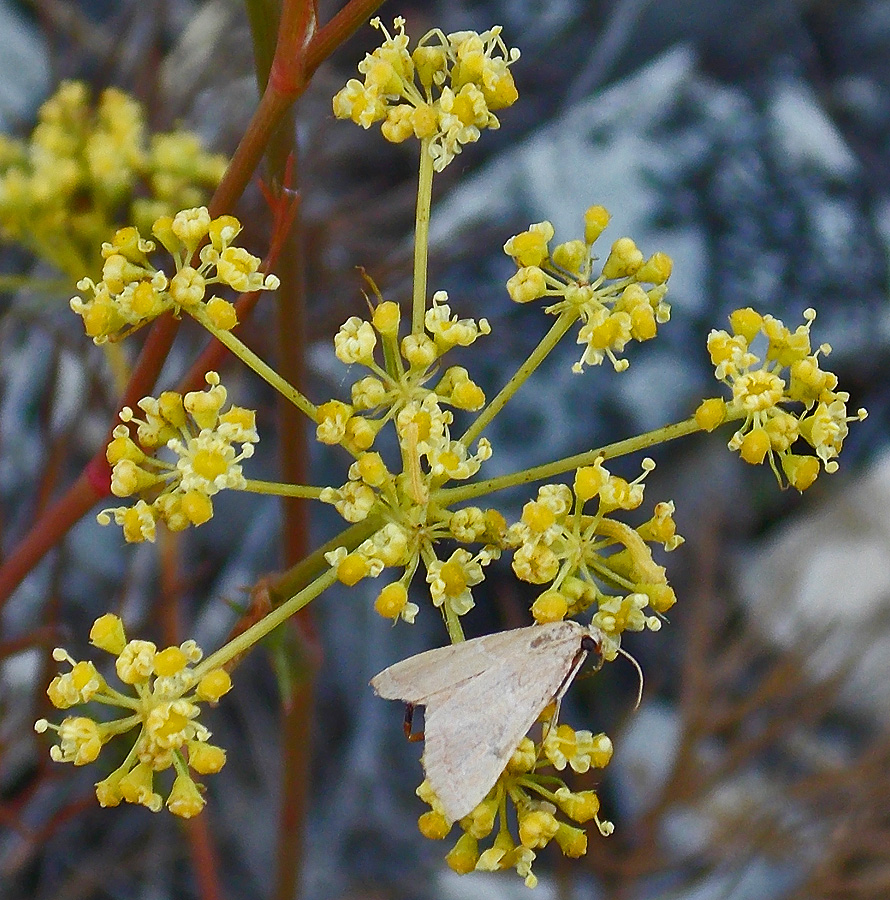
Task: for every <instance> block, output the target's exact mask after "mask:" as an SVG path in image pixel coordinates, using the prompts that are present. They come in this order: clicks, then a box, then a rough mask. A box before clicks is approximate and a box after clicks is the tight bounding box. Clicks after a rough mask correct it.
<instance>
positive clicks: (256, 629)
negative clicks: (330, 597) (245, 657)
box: [194, 569, 337, 678]
mask: <svg viewBox="0 0 890 900" xmlns="http://www.w3.org/2000/svg"><path fill="white" fill-rule="evenodd" d="M336 580H337V571H336V569H328V570H327V572H325V573H324V574H322V575H320V576H319V577H318V578H316V579H315V581H313V582H311V583H310V584H308V585H307V586H306V587H304V588H303V590H302V591H299V592H298V593H296V594H294V596H293V597H291V598H290V599H289V600H285V602H284V603H282V604H281V606H278V607H276V608H275V609H273V610H272V612H270V613H269V614H268V615H266V616H263V618H262V619H260V620H259V622H257V623H256V624H255V625H251V626H250V628H248V629H247V630H246V631H242V632H241V634H239V635H238V636H237V637H234V638H232V640H230V641H229V642H228V643H227V644H224V645H223V646H222V647H220V648H219V650H217V651H216V652H215V653H211V654H210V656H208V657H207V658H206V659H205V660H204V661H203V662H201V663H200V664H199V665H197V666H195V669H194V674H195V676H196V678H201V676H203V675H205V674H206V673H207V672H209V671H211V670H212V669H218V668H219V667H220V666H224V665H225V664H226V663H227V662H229V660H231V659H234V658H235V657H236V656H240V655H241V654H242V653H245V652H246V651H247V650H249V649H250V648H251V647H252V646H253V645H254V644H256V643H257V642H258V641H261V640H262V639H263V638H264V637H265V636H266V635H267V634H269V633H270V632H271V631H274V630H275V629H276V628H277V627H278V626H279V625H281V624H282V622H286V621H287V620H288V619H289V618H290V617H291V616H292V615H293V614H294V613H295V612H297V611H298V610H301V609H302V608H303V607H304V606H306V604H307V603H310V602H311V601H312V600H314V599H315V598H316V597H317V596H318V595H319V594H321V593H322V592H323V591H325V590H327V589H328V588H329V587H330V586H331V585H332V584H333V583H334V582H335V581H336Z"/></svg>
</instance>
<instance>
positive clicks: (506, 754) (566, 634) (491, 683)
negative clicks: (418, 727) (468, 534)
mask: <svg viewBox="0 0 890 900" xmlns="http://www.w3.org/2000/svg"><path fill="white" fill-rule="evenodd" d="M602 639H603V633H602V632H601V631H600V630H599V629H598V628H596V627H595V626H593V625H587V626H585V625H581V624H580V623H578V622H574V621H571V620H566V621H562V622H550V623H549V624H546V625H530V626H528V627H527V628H515V629H513V630H511V631H500V632H496V633H495V634H488V635H484V636H483V637H478V638H473V639H472V640H469V641H464V642H463V643H460V644H453V645H452V646H449V647H438V648H436V649H434V650H427V651H426V652H424V653H418V654H417V655H416V656H411V657H409V658H408V659H405V660H402V661H401V662H397V663H396V664H395V665H392V666H390V667H389V668H388V669H384V670H383V671H382V672H381V673H380V674H379V675H375V676H374V678H372V679H371V687H373V688H374V690H375V691H376V693H377V694H378V695H379V696H381V697H383V698H385V699H386V700H402V701H403V702H405V703H407V704H410V705H411V706H424V707H426V711H425V716H424V719H425V724H424V742H425V746H424V752H423V767H424V770H425V772H426V777H427V781H429V783H430V787H431V788H432V789H433V791H435V793H436V796H437V797H438V798H439V800H440V801H441V803H442V807H443V809H444V811H445V815H446V817H447V818H448V819H449V820H450V821H452V822H454V821H457V820H458V819H462V818H463V817H464V816H466V815H467V814H468V813H469V812H471V811H472V810H473V809H474V808H475V807H476V806H477V805H478V804H479V803H480V802H481V801H482V800H483V799H484V798H485V795H486V794H487V793H488V792H489V791H490V790H491V788H492V786H493V785H494V783H495V782H496V781H497V779H498V776H499V775H500V774H501V772H503V771H504V768H505V767H506V765H507V763H508V762H509V760H510V757H511V756H512V755H513V751H514V750H515V749H516V748H517V747H518V746H519V742H520V740H522V738H523V737H524V736H525V734H526V732H527V731H528V730H529V729H530V728H531V727H532V725H534V723H535V721H536V720H537V718H538V716H539V715H540V714H541V711H542V710H543V709H544V707H546V706H547V705H548V704H549V703H551V702H552V701H556V702H557V703H558V702H559V701H560V699H561V698H562V696H563V695H564V694H565V692H566V691H567V690H568V687H569V685H570V684H571V682H572V680H573V679H574V677H575V675H577V674H578V670H579V669H580V668H581V666H582V665H583V664H584V660H585V659H586V658H587V654H588V653H590V652H591V651H593V652H597V653H598V652H599V649H600V646H601V643H602Z"/></svg>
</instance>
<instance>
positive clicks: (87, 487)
mask: <svg viewBox="0 0 890 900" xmlns="http://www.w3.org/2000/svg"><path fill="white" fill-rule="evenodd" d="M381 3H382V0H352V2H350V3H348V4H347V5H346V6H345V7H344V8H343V9H342V10H340V12H339V13H337V15H336V16H334V18H333V19H331V21H330V22H328V24H327V25H325V26H324V27H323V28H321V29H319V30H317V31H316V30H315V17H314V5H313V4H312V3H311V2H309V0H285V3H284V5H283V9H282V15H281V24H280V27H279V34H278V44H277V46H276V49H275V57H274V59H273V62H272V69H271V71H270V75H269V80H268V84H267V85H266V89H265V91H264V92H263V96H262V98H261V100H260V103H259V106H258V107H257V110H256V112H255V114H254V116H253V119H252V121H251V123H250V126H249V127H248V129H247V132H246V133H245V135H244V138H243V139H242V141H241V143H240V144H239V145H238V149H237V150H236V152H235V155H234V157H233V159H232V161H231V163H230V165H229V168H228V170H227V172H226V174H225V176H224V177H223V180H222V182H221V183H220V185H219V187H218V188H217V190H216V193H215V194H214V196H213V198H212V200H211V201H210V203H209V209H210V214H211V215H212V216H218V215H221V214H223V213H226V212H228V211H229V210H231V209H233V208H234V206H235V203H236V202H237V200H238V199H239V198H240V196H241V194H242V193H243V192H244V189H245V188H246V187H247V185H248V184H249V182H250V180H251V179H252V178H253V177H254V173H255V172H256V169H257V166H258V165H259V163H260V160H261V159H262V156H263V153H264V151H265V148H266V146H267V144H268V142H269V140H270V137H271V135H272V134H273V133H274V132H275V130H276V128H277V127H278V125H279V124H280V123H281V121H282V119H283V118H284V116H285V115H286V113H287V112H288V110H289V109H290V107H291V105H292V104H293V103H294V101H295V100H296V99H297V98H298V97H299V96H300V95H301V94H302V93H303V92H304V91H305V90H306V87H307V86H308V83H309V80H310V78H311V77H312V74H313V73H314V72H315V70H316V69H317V68H318V66H319V65H321V63H322V62H323V61H324V60H325V59H326V58H327V57H328V56H329V55H330V54H331V53H332V52H333V51H334V50H335V49H336V48H337V47H338V46H339V45H340V44H341V43H342V42H343V41H344V40H346V38H348V37H349V36H350V35H351V34H352V33H353V32H355V30H356V29H357V28H359V27H360V26H361V25H362V24H363V23H364V22H365V21H367V18H368V16H370V15H371V13H373V11H374V10H375V9H377V7H378V6H380V4H381ZM253 302H256V301H255V298H254V300H253ZM240 309H241V307H239V312H240ZM177 328H178V322H177V320H176V319H174V318H173V317H172V316H170V315H166V316H164V317H162V318H161V319H158V321H156V322H155V323H154V325H153V326H152V327H151V330H150V332H149V335H148V338H147V339H146V342H145V345H144V346H143V349H142V353H141V354H140V356H139V359H138V361H137V363H136V366H135V368H134V370H133V374H132V377H131V379H130V382H129V384H128V385H127V389H126V390H125V392H124V395H123V397H122V398H121V404H120V405H121V406H127V405H129V406H134V405H135V404H136V401H138V400H139V399H141V398H142V397H144V396H146V394H148V393H149V392H150V391H151V390H152V388H153V386H154V384H155V381H156V379H157V376H158V373H159V372H160V370H161V367H162V365H163V363H164V361H165V359H166V358H167V354H168V353H169V350H170V347H171V346H172V344H173V339H174V338H175V336H176V331H177ZM219 352H220V353H222V349H221V348H220V351H219ZM109 433H110V429H109ZM106 443H107V442H106ZM109 493H110V472H109V468H108V463H107V462H106V461H105V445H104V443H103V445H102V446H101V447H100V448H99V449H97V451H96V454H95V456H94V457H93V458H92V459H91V460H90V461H89V463H87V465H86V467H85V469H84V470H83V472H82V473H81V474H80V476H79V477H78V478H77V480H76V481H75V482H74V483H73V484H72V485H71V486H70V487H68V489H67V490H66V491H65V492H64V494H63V495H62V496H61V497H59V498H58V499H57V500H56V501H55V502H54V503H52V504H50V506H49V507H48V508H47V509H46V510H45V511H44V512H43V513H42V514H41V515H40V516H39V517H38V518H37V520H36V521H35V522H34V524H33V525H32V526H31V529H30V530H29V531H28V533H27V534H26V535H25V537H24V538H23V539H22V541H21V542H20V543H19V544H18V546H16V548H15V549H14V550H13V551H12V553H10V555H9V557H8V558H7V559H6V561H5V562H4V564H3V566H2V567H0V606H2V604H3V603H5V601H6V600H7V599H9V597H10V596H11V595H12V593H13V591H14V590H15V589H16V588H17V587H18V585H19V584H20V583H21V582H22V580H23V579H24V578H25V576H26V575H27V574H28V573H29V572H30V571H31V570H32V569H33V568H34V566H36V565H37V563H38V562H40V560H41V559H42V558H43V557H44V556H45V555H46V553H47V552H48V551H49V550H50V549H51V548H52V547H54V546H55V545H56V544H57V543H59V541H61V540H62V538H63V537H64V536H65V535H66V534H67V533H68V531H69V530H70V529H71V528H72V527H73V526H74V525H75V523H77V522H78V521H79V520H80V519H81V518H82V517H83V516H84V515H85V514H86V513H87V512H89V510H90V509H91V508H92V507H93V506H94V505H95V504H96V503H97V502H99V501H100V500H102V499H103V498H105V497H107V496H108V495H109Z"/></svg>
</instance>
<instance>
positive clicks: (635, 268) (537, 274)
mask: <svg viewBox="0 0 890 900" xmlns="http://www.w3.org/2000/svg"><path fill="white" fill-rule="evenodd" d="M610 218H611V217H610V214H609V212H608V210H606V209H605V208H604V207H602V206H591V207H590V208H589V209H588V210H587V211H586V212H585V214H584V240H580V239H579V240H573V241H567V242H565V243H563V244H557V246H555V247H554V248H553V249H552V250H551V249H550V246H549V244H550V241H551V240H552V239H553V234H554V232H553V225H552V224H551V223H550V222H538V223H537V224H535V225H531V226H530V227H529V228H528V230H527V231H523V232H521V233H520V234H517V235H514V236H513V237H511V238H510V240H508V241H507V243H506V244H504V252H505V253H506V254H507V255H508V256H510V257H512V258H513V261H514V262H515V263H516V265H517V267H518V270H517V272H516V274H515V275H514V276H513V277H512V278H510V280H509V281H508V282H507V291H508V293H509V294H510V297H511V299H513V300H514V301H516V302H517V303H528V302H530V301H531V300H537V299H539V298H541V297H559V298H560V299H559V300H558V301H557V302H556V303H554V304H552V305H551V306H548V307H547V309H546V312H548V313H554V314H559V313H563V312H572V313H574V314H575V316H576V318H580V319H581V322H582V325H581V329H580V330H579V332H578V338H577V342H578V343H579V344H583V345H584V353H583V354H582V356H581V359H580V360H579V361H578V362H577V363H576V365H575V366H574V370H575V371H576V372H581V371H583V369H584V366H585V365H592V366H596V365H599V364H600V363H601V362H602V361H603V359H605V358H606V357H608V358H609V360H610V362H611V363H612V365H613V366H614V368H615V371H616V372H621V371H623V370H624V369H626V368H627V367H628V365H630V364H629V363H628V361H627V360H626V359H622V358H621V357H620V354H621V353H622V352H623V351H624V348H625V346H626V345H627V344H628V342H630V341H632V340H633V341H648V340H650V339H651V338H654V337H655V335H656V332H657V330H658V325H659V324H663V323H665V322H667V321H668V319H669V318H670V306H668V304H667V303H666V302H665V300H664V296H665V294H666V293H667V281H668V278H669V277H670V274H671V268H672V266H673V263H672V261H671V258H670V257H669V256H668V255H667V254H665V253H660V252H659V253H654V254H653V255H652V256H650V257H649V259H646V258H645V257H644V256H643V254H642V253H641V252H640V250H639V249H638V248H637V245H636V244H635V243H634V242H633V241H632V240H631V239H630V238H628V237H623V238H619V239H618V240H617V241H615V243H613V244H612V249H611V251H610V252H609V255H608V257H607V258H606V261H605V262H604V263H603V266H602V269H601V270H600V274H599V275H595V273H594V271H593V263H594V260H595V257H594V256H593V243H594V241H596V239H597V238H598V237H599V236H600V234H602V232H603V231H604V230H605V228H606V226H607V225H608V224H609V219H610ZM644 284H648V285H651V287H649V288H644V287H643V285H644Z"/></svg>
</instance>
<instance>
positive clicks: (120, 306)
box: [70, 206, 279, 344]
mask: <svg viewBox="0 0 890 900" xmlns="http://www.w3.org/2000/svg"><path fill="white" fill-rule="evenodd" d="M151 231H152V234H153V235H154V236H155V237H156V238H157V240H158V242H159V243H160V244H161V245H162V246H163V247H164V249H165V250H166V251H167V252H168V253H169V254H170V255H171V256H172V257H173V261H174V264H175V273H174V274H173V276H172V277H168V276H167V275H166V274H165V273H164V272H163V271H162V270H160V269H157V268H155V267H154V265H153V264H152V263H151V262H150V261H149V258H148V254H149V253H152V252H153V251H154V250H155V249H156V244H155V243H154V241H150V240H146V239H145V238H143V237H142V236H141V234H140V233H139V230H138V229H137V228H135V227H132V226H130V227H127V228H121V229H120V230H119V231H118V232H117V233H116V234H115V235H114V238H113V240H111V241H110V242H109V241H106V242H104V243H103V244H102V258H103V259H104V260H105V262H104V264H103V266H102V280H101V281H100V282H98V284H97V283H95V282H94V281H93V280H92V279H91V278H82V279H81V280H80V281H78V282H77V288H78V290H80V291H82V292H84V293H87V292H89V293H90V294H92V296H91V297H89V298H88V299H87V300H84V299H82V298H81V297H73V298H72V300H71V304H70V305H71V309H72V310H74V312H75V313H77V315H79V316H80V317H81V318H82V319H83V324H84V330H85V331H86V333H87V334H88V335H89V336H90V337H91V338H92V339H93V342H94V343H96V344H103V343H105V342H106V341H109V340H120V339H121V338H123V337H126V336H127V335H128V334H131V333H132V332H133V331H135V330H136V329H137V328H141V327H142V326H143V325H145V324H147V323H148V322H150V321H152V319H155V318H157V317H158V316H159V315H161V314H162V313H165V312H167V311H168V310H172V311H173V312H174V313H175V314H176V315H178V314H179V312H180V310H185V311H186V312H187V313H189V315H191V316H193V317H194V318H196V319H197V320H198V321H199V322H201V324H203V325H208V326H211V327H212V328H215V329H218V330H221V331H229V330H231V329H232V328H234V327H235V326H236V325H237V324H238V317H237V315H236V313H235V307H234V306H233V305H232V304H231V303H230V302H229V301H228V300H224V299H223V298H222V297H217V296H212V297H211V298H210V299H209V300H208V299H205V298H206V294H207V288H208V286H209V285H213V284H223V285H227V286H228V287H230V288H232V289H233V290H235V291H238V292H239V293H244V292H246V291H259V290H271V291H274V290H275V289H276V288H277V287H278V284H279V281H278V278H276V277H275V276H274V275H263V274H262V273H261V272H260V271H259V267H260V263H261V260H260V259H259V258H258V257H256V256H253V255H252V254H250V253H248V252H247V251H246V250H245V249H244V248H243V247H237V246H235V245H234V243H233V242H234V240H235V238H236V237H237V236H238V233H239V232H240V231H241V223H240V222H239V221H238V220H237V219H236V218H235V217H234V216H219V217H218V218H216V219H211V218H210V214H209V213H208V212H207V208H206V207H204V206H199V207H197V208H195V209H183V210H180V211H179V212H178V213H176V215H175V216H162V217H161V218H159V219H156V220H155V222H154V224H153V225H152V227H151ZM204 241H208V243H206V244H205V245H204V246H203V247H201V250H200V253H199V254H198V256H199V259H200V263H199V265H198V267H197V268H194V267H193V266H192V258H193V256H194V254H195V253H196V252H197V251H198V247H199V246H201V244H202V243H204Z"/></svg>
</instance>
